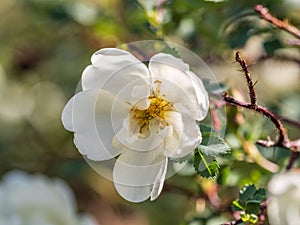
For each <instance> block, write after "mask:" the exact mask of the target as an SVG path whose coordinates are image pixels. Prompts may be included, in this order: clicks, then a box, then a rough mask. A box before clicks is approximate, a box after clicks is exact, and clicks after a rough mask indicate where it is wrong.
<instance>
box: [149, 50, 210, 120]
mask: <svg viewBox="0 0 300 225" xmlns="http://www.w3.org/2000/svg"><path fill="white" fill-rule="evenodd" d="M149 70H150V72H151V76H152V79H153V80H154V81H155V80H160V81H162V84H161V93H162V94H165V95H166V98H167V99H168V100H169V101H172V102H173V103H177V105H179V104H180V105H182V106H183V107H184V108H185V109H186V110H185V111H186V113H188V112H189V113H190V114H191V116H193V118H194V119H196V120H202V119H203V118H204V117H205V116H206V114H207V111H208V94H207V92H206V90H205V88H204V86H203V84H202V81H201V80H200V78H198V77H197V76H196V75H195V74H193V73H192V72H191V71H189V67H188V65H187V64H185V63H184V62H183V61H182V60H181V59H178V58H175V57H173V56H171V55H168V54H163V53H160V54H157V55H154V56H153V57H152V58H151V59H150V62H149Z"/></svg>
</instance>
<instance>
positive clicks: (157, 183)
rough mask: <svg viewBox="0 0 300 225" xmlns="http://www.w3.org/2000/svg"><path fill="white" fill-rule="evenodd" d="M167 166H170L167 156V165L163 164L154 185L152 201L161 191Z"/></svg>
mask: <svg viewBox="0 0 300 225" xmlns="http://www.w3.org/2000/svg"><path fill="white" fill-rule="evenodd" d="M167 167H168V158H166V161H165V165H164V166H162V167H161V168H160V170H159V173H158V175H157V177H156V180H155V183H154V185H153V188H152V191H151V196H150V197H151V198H150V200H151V201H154V200H155V199H156V198H157V197H158V196H159V195H160V193H161V191H162V189H163V186H164V183H165V179H166V174H167Z"/></svg>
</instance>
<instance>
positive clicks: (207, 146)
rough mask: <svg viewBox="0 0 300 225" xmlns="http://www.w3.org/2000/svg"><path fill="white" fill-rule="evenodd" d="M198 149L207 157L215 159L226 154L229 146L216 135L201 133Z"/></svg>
mask: <svg viewBox="0 0 300 225" xmlns="http://www.w3.org/2000/svg"><path fill="white" fill-rule="evenodd" d="M198 149H199V150H200V151H201V152H202V153H203V154H204V155H207V156H213V157H216V156H218V155H221V154H226V153H228V152H229V151H230V147H229V145H228V144H227V143H226V142H225V141H224V139H222V138H221V137H219V136H218V135H216V134H215V133H209V132H203V133H202V142H201V144H200V145H198Z"/></svg>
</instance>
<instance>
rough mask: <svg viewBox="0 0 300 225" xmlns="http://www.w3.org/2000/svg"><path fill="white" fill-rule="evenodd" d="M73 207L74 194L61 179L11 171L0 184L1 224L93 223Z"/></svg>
mask: <svg viewBox="0 0 300 225" xmlns="http://www.w3.org/2000/svg"><path fill="white" fill-rule="evenodd" d="M76 210H77V208H76V203H75V201H74V196H73V193H72V191H71V190H70V188H69V187H68V186H67V185H66V184H65V183H64V182H63V181H62V180H59V179H53V180H50V179H48V178H47V177H45V176H43V175H35V176H31V175H28V174H25V173H24V172H21V171H12V172H9V173H8V174H6V175H5V177H4V178H3V180H2V182H1V183H0V224H3V225H4V224H5V225H28V224H30V225H96V223H95V222H94V220H93V219H92V218H91V217H89V216H87V215H86V216H84V217H82V218H79V217H78V216H77V215H76ZM80 220H82V221H80Z"/></svg>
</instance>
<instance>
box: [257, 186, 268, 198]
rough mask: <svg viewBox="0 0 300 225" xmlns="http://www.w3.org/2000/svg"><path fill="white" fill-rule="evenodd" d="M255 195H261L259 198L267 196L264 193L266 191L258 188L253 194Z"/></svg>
mask: <svg viewBox="0 0 300 225" xmlns="http://www.w3.org/2000/svg"><path fill="white" fill-rule="evenodd" d="M255 195H261V196H265V197H266V195H267V193H266V189H264V188H259V189H258V190H257V191H256V192H255Z"/></svg>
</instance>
